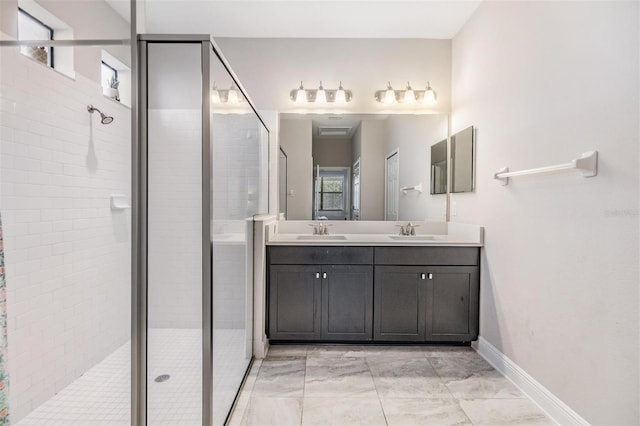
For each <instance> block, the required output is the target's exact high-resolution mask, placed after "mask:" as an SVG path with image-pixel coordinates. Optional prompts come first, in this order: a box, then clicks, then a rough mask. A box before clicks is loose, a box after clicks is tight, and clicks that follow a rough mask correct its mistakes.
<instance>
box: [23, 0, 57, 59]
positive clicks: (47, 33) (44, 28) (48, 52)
mask: <svg viewBox="0 0 640 426" xmlns="http://www.w3.org/2000/svg"><path fill="white" fill-rule="evenodd" d="M18 40H53V28H51V27H50V26H48V25H46V24H45V23H43V22H42V21H40V20H39V19H36V18H34V17H33V16H32V15H30V14H29V13H27V12H25V11H24V10H22V9H18ZM20 52H21V53H22V54H23V55H26V56H29V57H31V58H33V59H35V60H36V61H38V62H42V63H43V64H45V65H47V66H49V67H51V68H53V66H54V62H53V47H51V46H23V47H21V48H20Z"/></svg>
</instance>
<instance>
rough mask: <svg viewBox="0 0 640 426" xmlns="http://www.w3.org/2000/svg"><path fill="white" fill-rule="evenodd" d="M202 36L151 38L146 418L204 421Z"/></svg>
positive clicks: (160, 421)
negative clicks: (183, 39)
mask: <svg viewBox="0 0 640 426" xmlns="http://www.w3.org/2000/svg"><path fill="white" fill-rule="evenodd" d="M201 50H202V47H201V43H148V47H147V102H148V106H147V123H148V125H147V127H148V213H147V220H148V290H147V294H148V299H147V310H148V314H147V424H149V425H158V424H167V423H169V424H181V425H201V424H202V399H203V381H202V380H203V378H202V375H203V361H202V359H203V357H202V354H203V349H202V345H203V343H202V342H203V327H202V315H203V310H202V305H203V291H202V288H203V287H202V268H203V256H202V253H203V250H202V245H201V244H200V241H201V240H202V228H203V226H202V224H203V209H202V146H203V138H202V84H203V79H202V72H201V68H202V67H201V61H202V59H201Z"/></svg>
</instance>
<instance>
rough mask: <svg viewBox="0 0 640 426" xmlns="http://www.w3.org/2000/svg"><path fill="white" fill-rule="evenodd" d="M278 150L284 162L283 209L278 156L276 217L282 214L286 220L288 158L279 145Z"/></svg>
mask: <svg viewBox="0 0 640 426" xmlns="http://www.w3.org/2000/svg"><path fill="white" fill-rule="evenodd" d="M278 149H279V150H280V154H282V155H284V161H285V170H284V209H283V208H282V205H281V203H280V201H282V200H280V173H281V172H282V171H281V170H280V155H278V216H280V215H281V214H282V213H284V217H285V219H286V218H287V197H288V194H287V192H288V190H287V188H288V178H289V176H288V173H289V172H288V169H289V165H288V164H287V162H288V161H289V159H288V157H287V153H286V152H284V149H282V146H280V144H279V143H278Z"/></svg>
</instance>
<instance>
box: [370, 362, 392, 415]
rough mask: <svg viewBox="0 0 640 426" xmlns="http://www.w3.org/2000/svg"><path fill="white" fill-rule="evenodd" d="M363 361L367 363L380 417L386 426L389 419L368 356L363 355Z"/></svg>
mask: <svg viewBox="0 0 640 426" xmlns="http://www.w3.org/2000/svg"><path fill="white" fill-rule="evenodd" d="M364 361H365V363H366V364H367V368H368V370H369V374H371V381H373V388H374V389H375V390H376V395H377V396H378V404H380V409H381V410H382V417H383V418H384V422H385V424H386V425H387V426H388V425H389V420H388V419H387V413H385V411H384V405H383V404H382V398H381V397H380V392H378V386H377V385H376V381H375V379H374V378H373V371H371V364H369V357H367V356H365V357H364Z"/></svg>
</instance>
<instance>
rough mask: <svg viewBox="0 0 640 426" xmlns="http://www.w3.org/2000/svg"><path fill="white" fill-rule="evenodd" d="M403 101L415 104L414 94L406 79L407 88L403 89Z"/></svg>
mask: <svg viewBox="0 0 640 426" xmlns="http://www.w3.org/2000/svg"><path fill="white" fill-rule="evenodd" d="M403 99H404V103H405V104H415V103H416V94H415V93H414V91H413V89H412V88H411V84H410V83H409V82H408V81H407V90H405V91H404V98H403Z"/></svg>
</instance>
